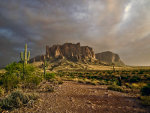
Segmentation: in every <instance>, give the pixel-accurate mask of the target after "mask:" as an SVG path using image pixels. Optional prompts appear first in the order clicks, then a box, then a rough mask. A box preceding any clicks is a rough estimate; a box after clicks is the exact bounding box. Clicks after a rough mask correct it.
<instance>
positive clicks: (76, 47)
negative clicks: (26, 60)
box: [46, 43, 95, 61]
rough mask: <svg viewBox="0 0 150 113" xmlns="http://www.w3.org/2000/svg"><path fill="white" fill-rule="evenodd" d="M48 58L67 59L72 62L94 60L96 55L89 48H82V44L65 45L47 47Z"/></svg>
mask: <svg viewBox="0 0 150 113" xmlns="http://www.w3.org/2000/svg"><path fill="white" fill-rule="evenodd" d="M46 57H47V58H50V57H53V58H66V59H68V60H72V61H79V60H83V59H86V58H87V59H94V58H95V54H94V51H93V49H92V48H90V47H88V46H80V43H77V44H72V43H65V44H63V45H54V46H52V47H49V46H46Z"/></svg>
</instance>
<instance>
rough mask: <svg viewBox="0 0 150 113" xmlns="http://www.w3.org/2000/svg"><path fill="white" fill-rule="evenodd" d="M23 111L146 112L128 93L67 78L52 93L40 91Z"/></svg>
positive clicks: (63, 112)
mask: <svg viewBox="0 0 150 113" xmlns="http://www.w3.org/2000/svg"><path fill="white" fill-rule="evenodd" d="M19 112H23V113H149V112H150V108H148V107H147V108H146V107H143V106H141V104H140V103H139V100H138V99H137V98H136V97H134V96H131V95H129V94H125V93H120V92H115V91H109V90H107V86H94V85H84V84H79V83H76V82H71V81H66V82H64V83H63V84H62V85H60V86H59V87H58V88H57V89H56V91H55V92H52V93H49V92H41V93H40V101H39V102H37V103H36V104H35V105H34V107H33V108H28V107H25V108H21V109H20V110H19Z"/></svg>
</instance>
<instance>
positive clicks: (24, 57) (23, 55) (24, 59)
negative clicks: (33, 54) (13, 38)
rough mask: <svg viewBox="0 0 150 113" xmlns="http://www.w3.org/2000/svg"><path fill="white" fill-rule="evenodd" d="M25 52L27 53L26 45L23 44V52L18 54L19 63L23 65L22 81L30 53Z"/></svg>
mask: <svg viewBox="0 0 150 113" xmlns="http://www.w3.org/2000/svg"><path fill="white" fill-rule="evenodd" d="M27 52H28V50H27V44H25V50H24V52H21V53H20V59H21V63H22V64H23V79H24V73H25V65H26V64H27V63H28V61H29V59H30V51H29V52H28V53H27Z"/></svg>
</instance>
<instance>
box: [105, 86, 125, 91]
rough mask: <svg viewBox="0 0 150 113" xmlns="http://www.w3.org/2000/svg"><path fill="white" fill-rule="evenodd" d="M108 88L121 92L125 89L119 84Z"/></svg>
mask: <svg viewBox="0 0 150 113" xmlns="http://www.w3.org/2000/svg"><path fill="white" fill-rule="evenodd" d="M107 89H108V90H113V91H119V92H123V91H124V90H123V88H122V87H120V86H117V85H111V86H108V88H107Z"/></svg>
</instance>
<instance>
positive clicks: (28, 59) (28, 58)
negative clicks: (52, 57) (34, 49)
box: [27, 51, 30, 61]
mask: <svg viewBox="0 0 150 113" xmlns="http://www.w3.org/2000/svg"><path fill="white" fill-rule="evenodd" d="M27 60H28V61H29V60H30V51H29V52H28V59H27Z"/></svg>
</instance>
